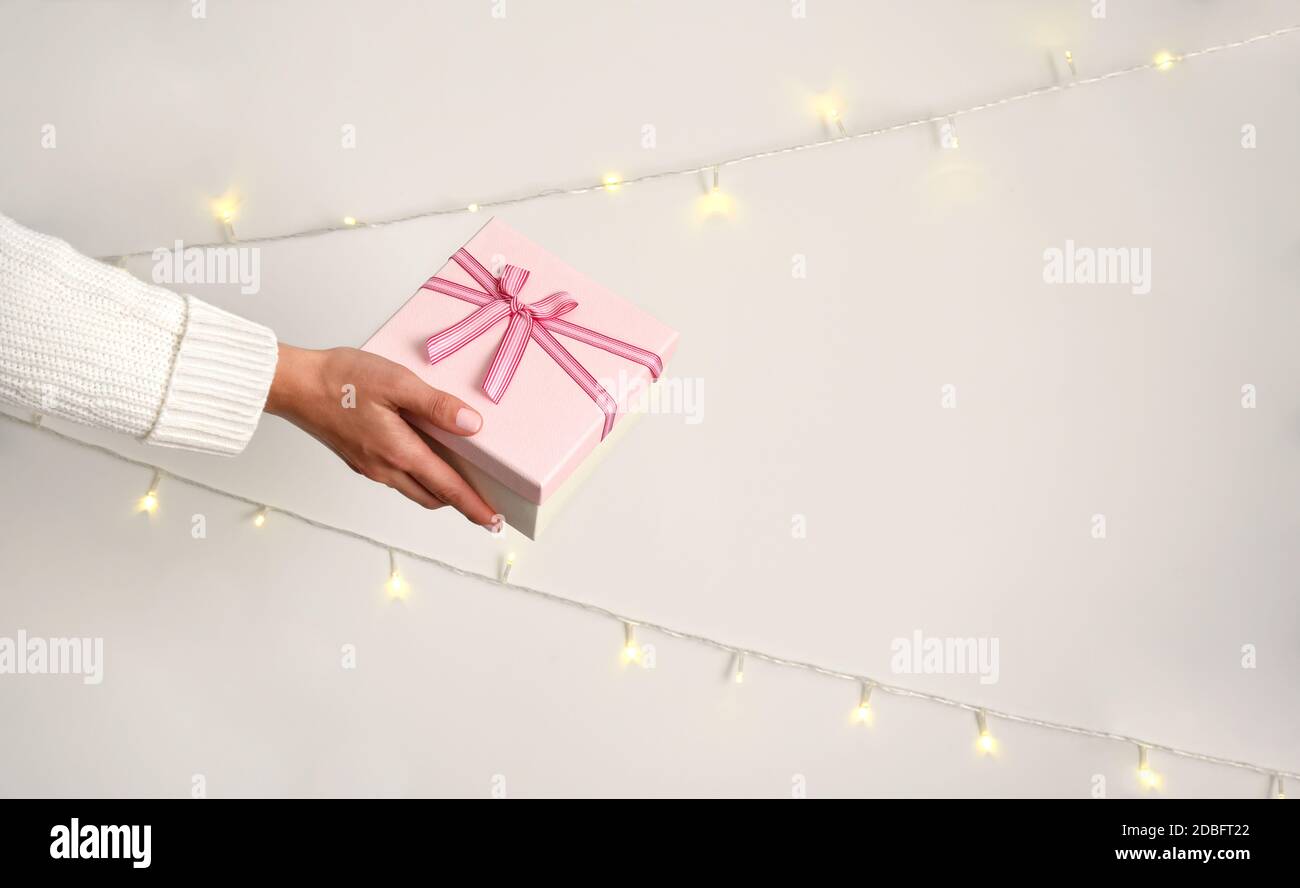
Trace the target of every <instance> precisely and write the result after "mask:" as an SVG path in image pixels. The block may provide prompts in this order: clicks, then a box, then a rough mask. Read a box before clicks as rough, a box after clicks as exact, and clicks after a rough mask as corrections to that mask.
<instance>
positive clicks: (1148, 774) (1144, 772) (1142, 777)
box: [1138, 746, 1160, 789]
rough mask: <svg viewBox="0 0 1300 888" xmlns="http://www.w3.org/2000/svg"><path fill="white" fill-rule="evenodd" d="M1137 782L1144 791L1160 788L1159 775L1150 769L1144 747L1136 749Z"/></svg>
mask: <svg viewBox="0 0 1300 888" xmlns="http://www.w3.org/2000/svg"><path fill="white" fill-rule="evenodd" d="M1138 782H1140V783H1141V784H1142V786H1143V787H1144V788H1145V789H1156V788H1157V787H1159V786H1160V775H1159V774H1157V773H1156V772H1155V771H1153V770H1152V769H1151V762H1150V761H1149V760H1148V759H1147V748H1146V747H1145V746H1139V747H1138Z"/></svg>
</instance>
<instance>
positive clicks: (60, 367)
mask: <svg viewBox="0 0 1300 888" xmlns="http://www.w3.org/2000/svg"><path fill="white" fill-rule="evenodd" d="M276 356H277V347H276V339H275V334H274V333H272V332H271V331H270V330H269V329H267V328H266V327H263V326H261V325H260V324H255V323H253V322H252V321H247V320H244V319H243V318H240V317H237V316H235V315H232V314H230V313H228V312H225V311H222V310H221V309H218V308H215V307H213V306H211V305H208V304H207V303H205V302H202V301H200V300H198V299H195V298H194V297H192V296H181V295H179V294H176V293H173V292H171V291H170V290H165V289H163V288H162V287H156V286H153V285H151V284H147V283H145V282H143V281H140V280H137V279H136V278H134V277H132V276H131V275H130V274H129V273H127V272H126V271H124V270H122V269H120V268H114V267H112V266H109V265H105V264H103V263H102V262H98V261H96V260H94V259H90V258H88V257H86V256H82V255H81V254H80V253H78V252H77V251H76V250H74V249H72V247H70V246H68V245H67V244H66V243H64V242H63V241H61V240H58V239H57V238H53V237H48V236H46V235H43V234H38V233H37V232H34V231H31V230H29V229H27V228H24V227H23V226H21V225H19V224H18V223H17V222H14V221H13V220H12V219H9V218H7V217H5V216H3V215H0V398H4V399H5V400H8V401H12V402H14V403H16V404H20V405H22V406H24V407H27V408H30V409H31V410H34V411H36V412H39V413H42V414H48V415H51V416H62V417H64V418H66V419H71V420H74V421H76V422H80V423H85V424H86V425H91V426H97V427H99V428H104V429H112V430H114V431H118V432H124V433H126V434H128V435H132V436H134V437H136V438H140V439H141V440H144V441H146V442H148V443H150V444H161V445H164V446H168V447H184V448H187V449H190V450H200V451H204V452H208V453H223V454H235V453H239V452H240V451H241V450H243V449H244V446H245V445H246V444H247V443H248V440H249V438H251V437H252V435H253V432H254V431H255V430H256V428H257V420H258V417H259V416H260V415H261V412H262V407H263V405H264V404H265V403H266V393H267V391H268V389H269V388H270V386H271V379H272V377H273V376H274V375H275V363H276Z"/></svg>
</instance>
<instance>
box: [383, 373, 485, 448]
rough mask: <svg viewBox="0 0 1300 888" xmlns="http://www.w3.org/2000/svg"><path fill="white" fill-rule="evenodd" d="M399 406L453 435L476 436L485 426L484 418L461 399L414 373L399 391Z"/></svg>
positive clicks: (409, 374) (408, 374)
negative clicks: (425, 381) (426, 382)
mask: <svg viewBox="0 0 1300 888" xmlns="http://www.w3.org/2000/svg"><path fill="white" fill-rule="evenodd" d="M394 400H395V401H397V405H398V406H399V407H401V408H402V409H404V410H406V411H407V412H408V413H411V414H413V415H415V416H418V417H420V418H421V419H426V420H428V421H429V422H431V423H433V424H434V425H436V426H437V427H438V428H440V429H442V430H444V431H448V432H451V433H452V434H453V435H472V434H474V433H475V432H477V431H478V430H479V429H481V428H483V417H482V415H481V414H480V413H479V412H478V411H477V410H475V409H474V408H473V407H470V406H469V405H468V404H466V403H465V402H464V401H462V400H461V399H460V398H457V397H456V396H454V395H449V394H447V393H446V392H444V391H441V390H439V389H436V388H434V387H433V386H431V385H425V384H424V381H423V380H421V379H420V377H418V376H416V375H415V374H414V373H409V372H408V373H407V375H406V376H405V377H404V378H403V381H402V383H401V385H399V386H398V390H397V392H396V397H395V398H394Z"/></svg>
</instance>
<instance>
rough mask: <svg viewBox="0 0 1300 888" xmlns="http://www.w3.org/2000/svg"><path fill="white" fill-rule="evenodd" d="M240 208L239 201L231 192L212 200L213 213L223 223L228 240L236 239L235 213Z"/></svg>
mask: <svg viewBox="0 0 1300 888" xmlns="http://www.w3.org/2000/svg"><path fill="white" fill-rule="evenodd" d="M238 209H239V201H238V200H237V199H236V198H235V196H234V194H232V193H230V192H227V193H226V194H223V195H222V196H221V197H218V198H217V199H216V200H214V201H213V202H212V215H214V216H216V217H217V221H218V222H220V223H221V227H222V229H223V230H224V231H225V234H226V240H227V241H231V242H233V241H234V240H235V213H236V211H237V210H238Z"/></svg>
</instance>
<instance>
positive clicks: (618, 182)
mask: <svg viewBox="0 0 1300 888" xmlns="http://www.w3.org/2000/svg"><path fill="white" fill-rule="evenodd" d="M601 182H602V184H603V185H604V186H605V190H606V191H618V189H619V188H621V187H623V177H622V176H620V175H619V174H618V173H606V174H605V178H604V179H602V180H601Z"/></svg>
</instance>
